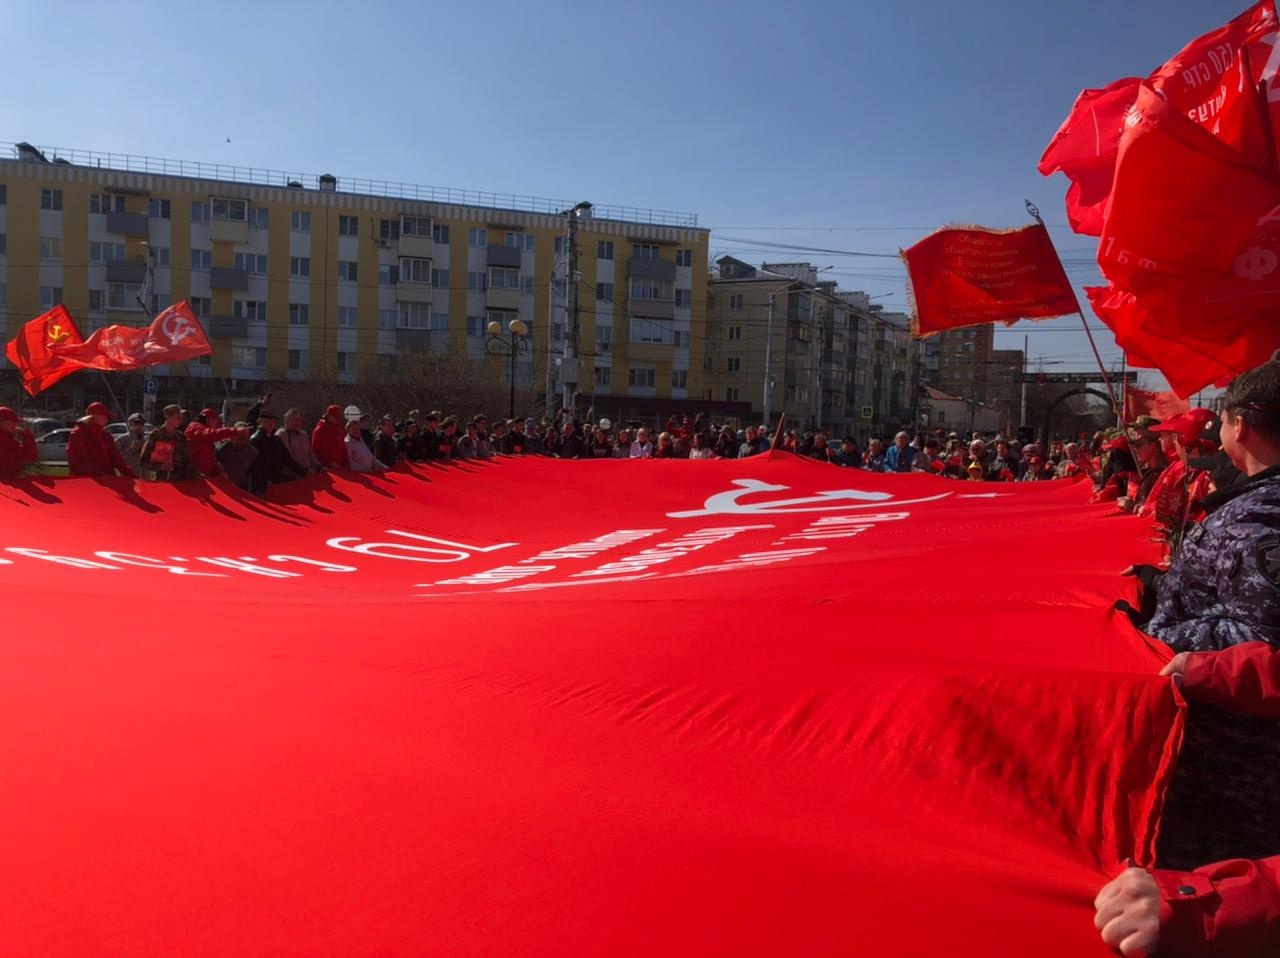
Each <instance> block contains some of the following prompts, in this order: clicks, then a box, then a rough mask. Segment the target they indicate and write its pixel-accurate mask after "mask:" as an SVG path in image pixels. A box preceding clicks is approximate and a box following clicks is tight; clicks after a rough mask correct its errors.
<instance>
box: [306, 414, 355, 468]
mask: <svg viewBox="0 0 1280 958" xmlns="http://www.w3.org/2000/svg"><path fill="white" fill-rule="evenodd" d="M346 440H347V427H346V424H345V423H344V422H343V421H342V407H340V406H337V405H333V406H330V407H329V408H327V409H326V410H325V411H324V418H323V419H321V420H320V421H319V422H318V423H316V428H315V429H314V430H313V431H312V433H311V454H312V455H313V456H315V457H316V458H317V459H318V460H320V465H322V466H324V467H325V468H332V467H333V466H340V467H342V468H343V469H347V468H349V467H350V461H349V460H348V459H347V441H346Z"/></svg>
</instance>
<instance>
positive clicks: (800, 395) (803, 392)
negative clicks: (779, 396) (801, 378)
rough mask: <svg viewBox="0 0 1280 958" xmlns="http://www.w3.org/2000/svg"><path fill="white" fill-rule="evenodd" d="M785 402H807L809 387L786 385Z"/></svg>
mask: <svg viewBox="0 0 1280 958" xmlns="http://www.w3.org/2000/svg"><path fill="white" fill-rule="evenodd" d="M786 397H787V402H808V401H809V387H808V386H788V387H787V391H786Z"/></svg>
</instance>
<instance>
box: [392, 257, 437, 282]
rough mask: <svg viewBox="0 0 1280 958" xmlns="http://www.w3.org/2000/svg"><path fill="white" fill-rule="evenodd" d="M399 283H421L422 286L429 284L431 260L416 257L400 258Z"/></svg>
mask: <svg viewBox="0 0 1280 958" xmlns="http://www.w3.org/2000/svg"><path fill="white" fill-rule="evenodd" d="M400 282H402V283H421V284H423V285H424V286H425V285H427V284H428V283H430V282H431V260H429V259H422V258H420V257H417V256H401V257H400Z"/></svg>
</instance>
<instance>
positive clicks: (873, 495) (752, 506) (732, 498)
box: [667, 479, 951, 519]
mask: <svg viewBox="0 0 1280 958" xmlns="http://www.w3.org/2000/svg"><path fill="white" fill-rule="evenodd" d="M733 484H734V485H735V486H738V487H739V488H737V489H732V490H730V491H728V492H717V493H716V494H715V495H712V496H708V497H707V501H706V503H705V505H704V507H703V508H701V509H690V510H689V511H687V512H668V513H667V517H668V518H670V519H694V518H697V517H698V516H721V515H765V516H767V515H773V514H775V513H791V512H847V511H849V510H850V509H873V508H875V507H877V506H880V505H883V504H885V501H886V500H888V499H893V496H892V495H891V494H890V493H887V492H864V491H862V490H860V489H833V490H829V491H827V492H819V493H817V494H816V495H812V496H802V497H800V498H796V499H769V500H765V501H764V502H741V501H739V500H741V499H742V497H743V496H750V495H754V494H755V493H758V492H786V491H787V489H789V488H790V487H789V486H775V485H773V484H772V483H768V482H761V481H760V480H759V479H734V480H733ZM949 495H951V493H949V492H942V493H939V494H938V495H936V496H925V497H924V498H922V499H899V500H897V501H895V502H893V503H891V505H893V506H895V507H896V506H903V505H909V504H912V503H917V502H933V501H935V500H937V499H945V498H947V496H949Z"/></svg>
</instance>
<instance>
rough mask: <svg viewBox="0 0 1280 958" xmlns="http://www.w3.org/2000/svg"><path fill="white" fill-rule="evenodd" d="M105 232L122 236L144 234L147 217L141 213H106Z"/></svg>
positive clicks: (145, 232)
mask: <svg viewBox="0 0 1280 958" xmlns="http://www.w3.org/2000/svg"><path fill="white" fill-rule="evenodd" d="M107 232H108V233H120V234H123V235H124V236H146V235H147V218H146V217H145V216H143V215H142V214H141V213H108V214H107Z"/></svg>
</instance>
